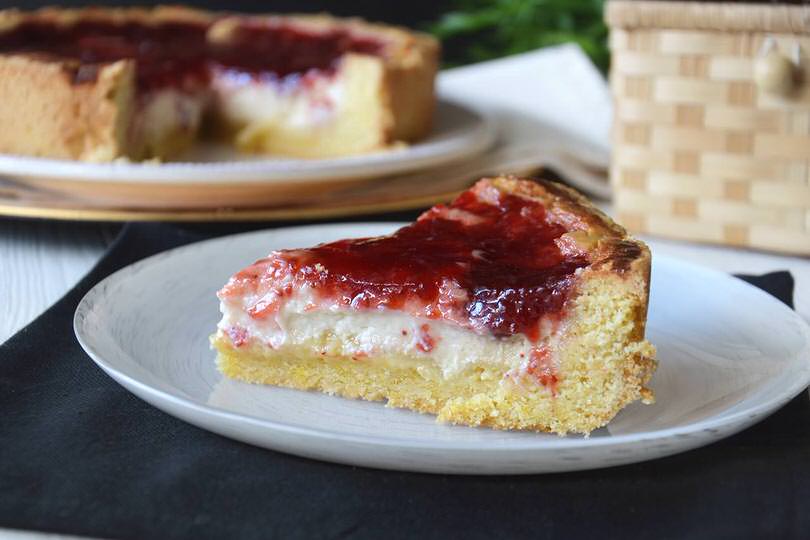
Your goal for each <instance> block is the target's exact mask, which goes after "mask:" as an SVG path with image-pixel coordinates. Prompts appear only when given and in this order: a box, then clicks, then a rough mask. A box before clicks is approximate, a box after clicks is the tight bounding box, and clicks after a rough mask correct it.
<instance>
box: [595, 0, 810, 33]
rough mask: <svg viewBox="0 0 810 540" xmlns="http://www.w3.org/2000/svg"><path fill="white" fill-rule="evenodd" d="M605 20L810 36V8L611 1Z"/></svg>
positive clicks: (613, 23)
mask: <svg viewBox="0 0 810 540" xmlns="http://www.w3.org/2000/svg"><path fill="white" fill-rule="evenodd" d="M605 20H606V21H607V23H608V25H609V26H611V27H615V28H668V29H677V30H716V31H721V32H774V33H793V34H810V5H807V4H804V5H789V4H741V3H736V2H708V3H703V2H700V3H698V2H661V1H650V0H641V1H635V0H610V1H609V2H607V5H606V8H605Z"/></svg>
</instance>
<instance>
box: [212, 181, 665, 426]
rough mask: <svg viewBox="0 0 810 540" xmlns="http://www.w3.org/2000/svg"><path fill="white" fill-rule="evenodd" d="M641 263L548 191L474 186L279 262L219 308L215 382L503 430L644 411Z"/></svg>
mask: <svg viewBox="0 0 810 540" xmlns="http://www.w3.org/2000/svg"><path fill="white" fill-rule="evenodd" d="M649 277H650V252H649V250H648V249H647V247H646V246H645V245H644V244H643V243H642V242H639V241H637V240H634V239H632V238H630V237H629V236H628V235H627V233H626V232H625V230H624V229H622V228H621V227H620V226H618V225H617V224H615V223H613V222H612V221H611V220H610V219H609V218H608V217H607V216H605V215H604V214H602V213H601V212H600V211H598V210H597V209H596V208H594V207H593V206H592V205H591V204H590V203H588V202H587V200H586V199H584V198H583V197H581V196H580V195H578V194H576V193H575V192H574V191H572V190H570V189H568V188H565V187H563V186H561V185H558V184H554V183H551V182H545V181H538V182H535V181H531V180H520V179H517V178H513V177H499V178H492V179H483V180H481V181H479V182H478V183H477V184H476V185H475V186H474V187H473V188H471V189H470V190H468V191H466V192H464V193H463V194H462V195H460V196H459V197H458V198H457V199H456V200H455V201H453V202H452V203H451V204H449V205H439V206H436V207H434V208H432V209H430V210H428V211H427V212H425V213H424V214H422V215H421V216H420V217H419V219H418V220H417V221H416V222H414V223H413V224H411V225H408V226H406V227H403V228H402V229H400V230H398V231H397V232H395V233H394V234H391V235H389V236H382V237H377V238H363V239H352V240H341V241H338V242H332V243H329V244H322V245H319V246H315V247H313V248H309V249H292V250H282V251H275V252H273V253H271V254H270V255H269V256H268V257H267V258H264V259H261V260H259V261H257V262H256V263H254V264H253V265H251V266H249V267H247V268H245V269H244V270H242V271H240V272H238V273H237V274H235V275H234V276H233V277H232V278H231V279H230V281H229V282H228V283H227V284H226V285H225V287H224V288H223V289H222V290H221V291H220V292H219V293H218V295H219V298H220V300H221V310H222V314H223V316H222V320H221V321H220V323H219V326H218V331H217V333H216V334H215V335H214V336H213V337H212V341H213V345H214V346H215V348H216V349H217V350H218V360H217V361H218V366H219V369H220V370H221V371H222V372H223V373H224V374H225V375H227V376H228V377H232V378H235V379H239V380H242V381H248V382H252V383H264V384H273V385H280V386H286V387H290V388H298V389H302V390H318V391H322V392H327V393H330V394H337V395H340V396H345V397H349V398H362V399H367V400H386V401H387V403H388V405H390V406H394V407H402V408H407V409H412V410H415V411H420V412H425V413H432V414H435V415H437V416H438V419H439V420H440V421H444V422H451V423H457V424H466V425H470V426H491V427H495V428H502V429H527V430H539V431H550V432H556V433H560V434H565V433H568V432H579V433H589V432H590V431H592V430H594V429H596V428H598V427H601V426H603V425H605V424H606V423H607V422H608V421H610V419H611V418H613V417H614V416H615V415H616V413H617V412H619V410H621V409H622V408H623V407H624V406H625V405H627V404H629V403H631V402H633V401H636V400H639V399H641V400H644V401H650V400H651V399H652V394H651V392H650V391H649V390H648V389H647V388H646V387H645V385H646V383H647V382H648V380H649V379H650V376H651V375H652V373H653V371H654V369H655V365H656V364H655V360H654V349H653V347H652V346H651V345H650V344H649V343H648V342H646V341H645V340H644V328H645V322H646V312H647V301H648V293H649Z"/></svg>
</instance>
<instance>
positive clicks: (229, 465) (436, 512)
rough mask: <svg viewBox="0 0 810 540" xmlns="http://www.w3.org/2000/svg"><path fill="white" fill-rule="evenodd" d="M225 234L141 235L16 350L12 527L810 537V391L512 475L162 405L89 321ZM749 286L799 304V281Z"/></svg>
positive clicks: (1, 360) (4, 488)
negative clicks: (139, 268)
mask: <svg viewBox="0 0 810 540" xmlns="http://www.w3.org/2000/svg"><path fill="white" fill-rule="evenodd" d="M398 217H406V218H407V217H410V216H407V215H406V216H398ZM224 232H229V231H228V230H227V227H220V228H214V229H213V230H212V228H211V227H202V226H200V227H196V228H195V227H187V226H186V227H179V226H169V225H154V224H153V225H149V224H137V225H129V226H127V227H126V228H125V229H124V230H123V232H122V233H121V235H120V236H119V238H118V239H117V240H116V242H115V244H114V245H113V246H112V247H111V248H110V250H109V252H108V253H107V254H106V256H105V257H104V258H103V260H102V261H101V262H100V263H99V264H98V265H97V267H96V268H95V269H94V270H93V271H92V272H91V273H90V274H89V275H88V276H87V277H86V278H85V279H84V280H82V282H81V283H79V284H78V285H77V286H76V287H75V288H74V289H73V290H72V291H70V292H69V293H68V294H67V295H66V296H65V297H64V298H63V299H61V300H60V301H59V302H58V303H57V304H56V305H54V306H53V307H52V308H51V309H49V310H48V311H47V312H46V313H45V314H43V315H42V316H41V317H39V318H38V319H37V320H36V321H34V322H33V323H32V324H31V325H29V326H28V327H27V328H25V329H24V330H22V331H21V332H20V333H19V334H17V335H16V336H14V337H13V338H11V340H9V341H8V342H7V343H6V344H4V345H3V346H2V347H0V527H10V528H23V529H36V530H41V531H52V532H61V533H72V534H79V535H90V536H99V537H105V538H194V539H197V538H272V537H280V538H344V537H345V538H405V537H408V538H414V537H416V538H461V537H464V538H493V537H499V538H519V537H532V538H545V537H561V538H570V537H573V538H579V537H584V536H587V537H596V536H599V537H605V538H614V537H642V538H684V537H688V538H712V539H714V538H741V537H770V538H787V537H794V538H801V537H804V538H808V537H810V511H808V505H809V504H810V402H809V401H808V395H807V392H803V393H802V394H801V395H800V396H799V397H797V398H796V399H794V400H793V401H791V402H790V403H789V404H788V405H786V406H785V407H784V408H782V409H781V410H780V411H778V412H777V413H775V414H774V415H773V416H771V417H770V418H768V419H767V420H765V421H763V422H761V423H760V424H758V425H756V426H754V427H752V428H750V429H748V430H746V431H745V432H743V433H741V434H739V435H737V436H734V437H731V438H729V439H726V440H724V441H721V442H719V443H716V444H713V445H710V446H708V447H705V448H701V449H697V450H693V451H690V452H687V453H684V454H680V455H677V456H673V457H669V458H664V459H659V460H655V461H651V462H646V463H639V464H634V465H626V466H622V467H616V468H611V469H603V470H596V471H585V472H578V473H564V474H550V475H537V476H510V477H475V476H441V475H427V474H415V473H403V472H388V471H379V470H371V469H364V468H356V467H349V466H343V465H334V464H330V463H322V462H318V461H312V460H308V459H304V458H298V457H294V456H289V455H285V454H280V453H276V452H272V451H269V450H264V449H260V448H256V447H252V446H249V445H247V444H243V443H239V442H235V441H232V440H229V439H226V438H223V437H220V436H218V435H214V434H212V433H208V432H206V431H203V430H201V429H198V428H196V427H193V426H191V425H188V424H185V423H183V422H181V421H179V420H176V419H174V418H173V417H171V416H169V415H167V414H164V413H162V412H160V411H159V410H157V409H155V408H153V407H151V406H150V405H147V404H146V403H144V402H142V401H140V400H139V399H138V398H136V397H134V396H133V395H131V394H130V393H128V392H127V391H126V390H124V389H123V388H122V387H120V386H119V385H118V384H116V383H115V382H113V380H112V379H110V378H109V377H108V376H107V375H105V374H104V373H103V372H102V371H101V370H100V369H99V368H97V367H96V366H95V364H93V362H92V361H90V359H89V358H88V357H87V356H86V355H85V353H84V352H83V351H82V349H81V348H80V347H79V345H78V343H77V342H76V340H75V338H74V336H73V331H72V325H71V321H72V316H73V311H74V309H75V307H76V304H77V303H78V301H79V299H80V298H81V297H82V295H83V294H84V293H85V292H86V291H87V290H88V289H89V288H90V287H92V286H93V285H94V284H95V283H97V282H98V281H99V280H100V279H101V278H103V277H104V276H106V275H107V274H109V273H110V272H112V271H114V270H116V269H117V268H119V267H122V266H124V265H126V264H129V263H131V262H133V261H135V260H137V259H140V258H142V257H144V256H147V255H150V254H152V253H156V252H158V251H162V250H164V249H167V248H170V247H174V246H177V245H181V244H185V243H188V242H192V241H195V240H200V239H202V238H206V237H210V236H212V235H215V234H220V233H224ZM744 279H746V280H748V281H750V282H751V283H753V284H755V285H756V286H758V287H761V288H763V289H764V290H766V291H768V292H770V293H771V294H773V295H774V296H776V297H778V298H779V299H781V300H782V301H783V302H785V303H786V304H789V305H790V304H791V302H792V295H793V279H792V277H791V276H790V274H788V273H786V272H778V273H774V274H768V275H765V276H759V277H746V278H744Z"/></svg>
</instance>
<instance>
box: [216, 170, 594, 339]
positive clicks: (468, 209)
mask: <svg viewBox="0 0 810 540" xmlns="http://www.w3.org/2000/svg"><path fill="white" fill-rule="evenodd" d="M568 230H569V229H568V228H566V227H565V226H563V225H561V224H559V223H558V222H556V221H553V220H551V219H550V216H549V215H548V214H547V212H546V210H545V208H544V207H543V206H542V205H541V204H539V203H538V202H536V201H534V200H531V199H527V198H523V197H519V196H515V195H509V194H503V193H501V192H499V191H497V190H496V189H495V188H494V187H492V186H490V185H488V184H486V183H479V184H477V185H476V187H474V188H473V189H472V190H469V191H467V192H465V193H463V194H462V195H461V196H459V197H458V198H457V199H456V200H455V201H454V202H453V203H452V204H450V205H448V206H444V205H440V206H436V207H434V208H432V209H431V210H429V211H427V212H425V213H424V214H423V215H422V216H421V217H420V218H419V219H418V220H417V221H416V222H415V223H413V224H411V225H409V226H407V227H404V228H402V229H400V230H399V231H397V232H396V233H394V234H393V235H391V236H385V237H378V238H367V239H360V240H341V241H338V242H333V243H330V244H322V245H319V246H316V247H314V248H312V249H306V250H290V251H279V252H275V253H273V254H272V255H271V256H270V257H268V258H267V259H263V260H261V261H258V262H257V263H256V264H255V265H253V266H252V267H249V268H247V269H245V270H243V271H242V272H240V273H239V274H237V275H236V276H234V278H233V279H232V280H231V282H230V283H229V285H228V286H226V288H225V289H224V290H223V291H222V293H221V295H222V296H223V297H227V296H230V295H234V294H242V293H244V292H245V290H246V289H245V287H246V286H247V287H249V288H251V289H252V290H253V292H254V293H256V292H258V293H259V294H260V295H261V294H264V293H265V292H267V291H265V290H256V289H255V287H256V286H257V284H265V285H264V286H266V284H268V283H270V284H280V283H283V284H284V285H283V286H278V287H275V288H272V293H271V294H265V295H264V296H263V297H262V299H261V300H260V301H258V302H257V303H256V305H255V306H253V307H252V308H251V309H250V310H249V312H250V313H251V315H252V316H253V317H255V318H263V317H266V316H268V315H270V314H272V313H274V312H275V311H276V310H277V309H278V307H279V305H280V303H282V302H283V301H284V298H285V297H286V296H288V295H289V294H291V293H292V291H293V290H294V289H295V288H297V287H300V286H302V285H305V284H306V285H308V286H309V287H311V288H312V289H313V290H314V292H315V295H316V297H317V298H319V299H320V300H322V301H328V302H331V303H332V304H338V305H345V306H347V307H351V308H353V309H399V310H404V311H406V312H409V313H418V314H419V315H421V316H426V317H429V318H436V319H438V318H444V319H449V320H452V321H454V322H456V323H459V324H462V325H464V326H468V327H470V328H473V329H476V330H479V331H488V332H490V333H492V334H494V335H495V336H499V337H505V336H511V335H514V334H518V333H522V334H525V335H526V336H527V337H528V338H529V339H530V340H532V341H536V340H537V339H538V337H539V326H540V325H539V323H540V320H541V319H543V318H544V317H548V316H554V315H559V314H560V313H561V312H562V310H563V308H564V304H565V301H566V300H567V298H568V296H569V293H570V292H571V290H572V286H573V283H574V274H575V272H576V270H577V269H579V268H582V267H584V266H587V265H588V264H589V261H588V258H587V255H586V254H585V253H582V252H580V251H578V250H572V249H570V247H566V245H567V243H566V242H564V241H559V240H558V239H560V237H561V236H562V235H563V234H564V233H566V232H568ZM561 248H562V249H561ZM260 287H262V286H261V285H260ZM271 287H272V286H271ZM414 306H418V309H415V308H414Z"/></svg>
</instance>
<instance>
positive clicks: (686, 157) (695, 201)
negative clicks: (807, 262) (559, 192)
mask: <svg viewBox="0 0 810 540" xmlns="http://www.w3.org/2000/svg"><path fill="white" fill-rule="evenodd" d="M606 19H607V22H608V24H609V26H610V28H611V36H610V47H611V50H612V53H613V65H612V71H611V86H612V88H613V94H614V98H615V103H616V110H615V121H614V134H613V139H614V156H613V165H612V167H611V182H612V185H613V188H614V193H615V205H616V209H617V215H618V219H619V221H620V222H622V223H623V224H624V225H625V226H627V227H628V228H629V229H631V230H634V231H636V232H642V233H651V234H657V235H662V236H668V237H675V238H683V239H690V240H699V241H705V242H715V243H725V244H732V245H736V246H744V247H752V248H761V249H768V250H775V251H782V252H788V253H798V254H805V255H807V254H810V168H809V165H810V6H801V5H794V6H788V5H773V4H770V5H769V4H731V3H715V4H696V3H682V2H655V1H652V2H650V1H638V2H637V1H610V2H608V4H607V8H606Z"/></svg>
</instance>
